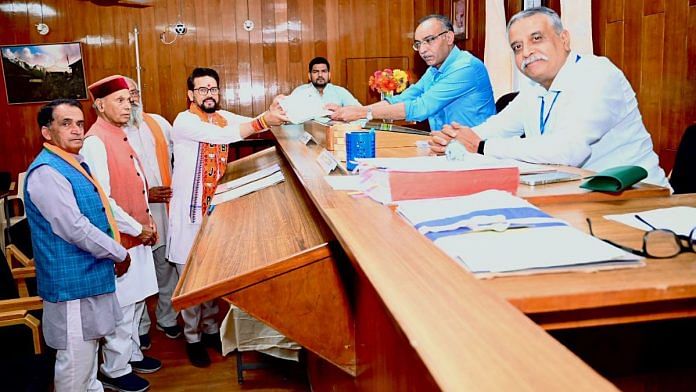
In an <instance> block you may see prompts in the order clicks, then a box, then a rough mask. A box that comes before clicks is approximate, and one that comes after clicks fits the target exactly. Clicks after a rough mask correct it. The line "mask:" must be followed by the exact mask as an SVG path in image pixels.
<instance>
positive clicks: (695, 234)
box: [587, 215, 696, 259]
mask: <svg viewBox="0 0 696 392" xmlns="http://www.w3.org/2000/svg"><path fill="white" fill-rule="evenodd" d="M635 217H636V219H638V220H639V221H641V222H643V223H645V224H646V225H648V226H649V227H650V228H651V229H652V230H650V231H647V232H646V233H645V234H643V249H642V250H638V249H633V248H630V247H627V246H624V245H620V244H617V243H616V242H614V241H610V240H607V239H604V238H600V237H597V236H595V235H594V233H593V232H592V221H590V218H587V225H588V226H589V227H590V234H591V235H592V236H593V237H595V238H598V239H600V240H602V241H604V242H606V243H607V244H610V245H614V246H615V247H617V248H620V249H623V250H625V251H626V252H630V253H633V254H634V255H638V256H643V257H649V258H653V259H668V258H670V257H674V256H676V255H678V254H680V253H683V252H695V253H696V227H694V228H693V229H691V233H690V234H689V235H688V236H685V235H681V234H677V233H675V232H673V231H672V230H668V229H658V228H656V227H655V226H653V225H651V224H650V223H648V222H647V221H646V220H645V219H643V218H641V217H640V216H639V215H635ZM685 243H686V245H684V244H685Z"/></svg>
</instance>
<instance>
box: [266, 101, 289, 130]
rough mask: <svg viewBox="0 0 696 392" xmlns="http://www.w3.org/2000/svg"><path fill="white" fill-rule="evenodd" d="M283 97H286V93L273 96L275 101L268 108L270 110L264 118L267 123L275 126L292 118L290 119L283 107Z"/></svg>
mask: <svg viewBox="0 0 696 392" xmlns="http://www.w3.org/2000/svg"><path fill="white" fill-rule="evenodd" d="M283 98H285V95H282V94H281V95H278V96H277V97H275V98H273V103H271V106H270V107H269V108H268V111H267V112H266V113H265V114H264V115H263V119H264V121H266V124H268V125H271V126H273V125H281V124H283V123H285V122H288V121H290V119H288V116H287V113H285V110H284V109H283V107H282V106H280V100H281V99H283Z"/></svg>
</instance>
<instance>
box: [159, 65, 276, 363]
mask: <svg viewBox="0 0 696 392" xmlns="http://www.w3.org/2000/svg"><path fill="white" fill-rule="evenodd" d="M219 83H220V77H219V76H218V73H217V72H216V71H215V70H214V69H210V68H196V69H194V70H193V72H192V73H191V75H190V76H189V77H188V80H187V85H188V99H189V101H190V102H191V104H190V106H189V109H188V110H186V111H184V112H181V113H179V114H178V115H177V116H176V119H175V120H174V125H173V128H172V143H173V144H174V172H173V174H172V199H171V202H170V205H169V233H168V236H169V238H168V239H167V251H168V253H169V255H168V259H169V260H170V261H171V262H172V263H174V264H175V265H176V268H177V270H178V272H179V274H180V275H181V273H182V272H183V270H184V265H185V264H186V259H187V258H188V255H189V251H190V250H191V247H192V246H193V242H194V240H195V238H196V235H197V234H198V231H199V230H200V227H201V222H202V220H203V214H205V213H206V211H207V210H208V208H209V207H210V202H211V200H212V198H213V195H214V194H215V188H216V187H217V182H218V180H219V179H220V178H222V176H223V175H224V174H225V169H226V168H227V150H228V144H229V143H234V142H237V141H240V140H242V139H244V138H247V137H249V136H251V135H253V134H255V133H258V132H263V131H265V130H267V129H268V128H269V127H270V126H272V125H280V124H282V123H283V122H284V121H288V118H287V117H286V115H285V112H284V111H283V110H282V108H281V107H280V105H279V104H278V98H280V97H278V98H276V99H274V100H273V103H272V104H271V106H270V108H269V110H267V111H265V112H263V113H262V114H261V115H259V116H258V117H256V118H250V117H244V116H239V115H236V114H233V113H230V112H228V111H225V110H220V105H219V102H220V87H219ZM217 312H218V309H217V306H216V305H215V302H214V301H209V302H206V303H204V304H202V305H197V306H193V307H190V308H187V309H183V310H182V311H181V317H182V319H183V320H184V336H185V338H186V353H187V354H188V357H189V360H190V361H191V364H193V365H194V366H197V367H206V366H208V365H210V357H209V356H208V352H207V351H206V348H205V345H215V346H219V345H220V332H219V327H218V325H217V321H216V320H215V315H216V314H217Z"/></svg>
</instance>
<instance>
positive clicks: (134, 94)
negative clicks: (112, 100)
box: [128, 88, 140, 98]
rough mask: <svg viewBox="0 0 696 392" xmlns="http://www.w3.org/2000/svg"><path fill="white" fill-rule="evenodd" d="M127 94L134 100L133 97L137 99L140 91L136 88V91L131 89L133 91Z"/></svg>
mask: <svg viewBox="0 0 696 392" xmlns="http://www.w3.org/2000/svg"><path fill="white" fill-rule="evenodd" d="M128 93H129V94H130V96H131V97H132V98H135V97H139V96H140V90H138V89H137V88H136V89H133V90H128Z"/></svg>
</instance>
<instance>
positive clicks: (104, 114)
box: [80, 76, 161, 390]
mask: <svg viewBox="0 0 696 392" xmlns="http://www.w3.org/2000/svg"><path fill="white" fill-rule="evenodd" d="M105 86H106V87H105ZM123 86H125V88H123ZM89 90H90V93H91V94H92V96H93V98H94V100H95V103H94V106H95V109H96V110H97V114H98V119H97V122H95V124H94V125H93V126H92V127H91V128H90V130H89V132H88V133H87V137H86V139H85V141H84V144H83V147H82V149H81V150H80V154H82V155H83V156H84V158H85V161H86V162H87V164H88V165H89V167H90V168H91V175H92V176H93V177H94V178H95V180H96V181H97V182H99V184H100V185H101V187H102V189H103V190H104V192H105V193H106V194H107V195H108V197H109V204H110V206H111V209H112V211H113V213H114V218H115V220H116V224H117V226H118V229H119V232H120V233H121V234H122V235H123V237H129V238H131V239H132V241H133V244H135V243H136V242H137V243H138V244H137V245H135V246H132V245H128V246H127V245H125V243H124V242H123V241H124V239H122V243H124V246H126V248H128V253H129V254H130V257H131V267H130V269H129V271H128V273H126V274H125V275H123V276H121V277H120V278H118V279H117V280H116V296H117V297H118V301H119V304H120V305H121V311H122V313H123V319H122V320H121V321H120V322H119V323H118V324H117V325H116V329H115V331H114V332H113V333H112V334H110V335H108V336H107V337H106V338H105V341H106V343H105V345H104V346H103V349H102V352H103V356H104V363H103V364H102V365H101V367H100V373H101V379H102V383H103V384H104V385H105V386H107V387H113V388H116V389H120V390H138V389H135V388H132V389H131V388H130V387H131V385H130V384H129V385H123V382H128V381H132V380H133V379H134V378H135V377H137V376H136V375H134V374H132V372H133V371H134V370H135V371H138V372H142V373H151V372H153V371H156V370H158V369H159V368H160V367H161V363H160V362H159V361H158V360H155V359H153V358H149V357H144V356H143V354H142V352H141V351H140V342H139V340H138V324H139V321H140V316H141V315H140V314H136V308H139V309H140V311H142V302H143V301H144V300H145V298H147V297H148V296H150V295H153V294H155V293H156V292H157V279H156V278H155V267H154V262H153V259H152V250H151V245H152V244H154V243H155V241H156V237H157V234H156V231H155V229H154V228H153V226H152V225H149V224H142V223H141V222H138V221H137V220H136V219H135V218H134V217H133V216H131V214H129V213H127V212H126V211H125V209H130V206H125V205H122V203H121V204H119V203H118V202H117V200H116V199H118V197H116V196H115V194H116V193H117V192H121V191H122V190H123V189H121V188H123V186H122V184H121V185H119V184H117V183H115V181H114V178H116V177H118V178H124V177H123V176H124V175H125V174H123V173H129V174H130V176H129V177H128V178H133V179H135V180H134V181H133V182H132V184H137V185H136V186H137V189H134V188H131V189H127V192H128V193H129V194H130V195H132V196H131V197H132V199H133V200H136V201H137V200H139V202H138V205H140V206H143V208H148V207H147V188H148V187H147V183H146V181H145V176H144V174H143V169H142V167H141V165H140V164H139V162H138V159H137V156H135V154H131V155H130V157H125V159H126V161H125V162H127V163H126V164H125V165H123V166H122V167H119V168H118V170H117V172H114V167H113V166H112V165H113V161H112V160H113V159H115V158H114V156H113V152H114V151H115V150H114V147H113V145H112V144H110V143H105V141H104V139H102V137H101V136H98V135H102V133H100V131H106V132H108V134H110V135H116V137H118V138H121V137H122V138H123V141H124V142H125V141H127V135H126V131H125V129H123V126H124V125H125V124H126V123H127V121H128V119H129V117H130V95H129V92H128V85H127V84H126V82H125V80H124V79H123V78H122V77H120V76H112V77H109V78H105V79H102V80H100V81H98V82H96V83H94V84H93V85H91V86H90V87H89ZM110 154H111V155H110ZM133 173H134V174H135V175H134V176H133ZM117 188H118V189H117ZM140 212H141V213H142V211H140ZM147 212H149V211H147ZM139 303H140V306H138V305H139ZM138 378H139V377H138ZM138 381H145V382H146V383H147V381H146V380H144V379H142V378H140V379H139V380H138ZM148 384H149V383H148Z"/></svg>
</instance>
